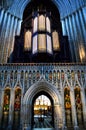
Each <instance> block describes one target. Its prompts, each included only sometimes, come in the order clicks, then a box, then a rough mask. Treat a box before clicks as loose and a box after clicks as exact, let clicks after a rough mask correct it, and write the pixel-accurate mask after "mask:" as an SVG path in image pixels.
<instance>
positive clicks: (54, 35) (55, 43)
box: [52, 31, 60, 50]
mask: <svg viewBox="0 0 86 130" xmlns="http://www.w3.org/2000/svg"><path fill="white" fill-rule="evenodd" d="M52 40H53V49H54V50H59V49H60V43H59V36H58V32H56V31H54V32H53V33H52Z"/></svg>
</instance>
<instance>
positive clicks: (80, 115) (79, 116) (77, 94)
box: [74, 86, 83, 125]
mask: <svg viewBox="0 0 86 130" xmlns="http://www.w3.org/2000/svg"><path fill="white" fill-rule="evenodd" d="M74 92H75V105H76V113H77V121H78V125H80V124H82V123H83V111H82V101H81V93H80V87H78V86H77V87H76V88H75V90H74Z"/></svg>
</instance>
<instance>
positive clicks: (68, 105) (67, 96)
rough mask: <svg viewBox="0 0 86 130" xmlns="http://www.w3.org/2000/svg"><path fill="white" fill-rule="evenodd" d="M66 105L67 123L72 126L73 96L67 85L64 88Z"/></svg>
mask: <svg viewBox="0 0 86 130" xmlns="http://www.w3.org/2000/svg"><path fill="white" fill-rule="evenodd" d="M64 106H65V119H66V125H67V126H68V127H70V126H71V125H72V112H71V98H70V89H69V87H65V89H64Z"/></svg>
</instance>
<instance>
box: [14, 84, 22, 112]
mask: <svg viewBox="0 0 86 130" xmlns="http://www.w3.org/2000/svg"><path fill="white" fill-rule="evenodd" d="M20 108H21V89H20V88H19V87H17V88H16V89H15V103H14V110H15V111H20Z"/></svg>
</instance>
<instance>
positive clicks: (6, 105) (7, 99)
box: [1, 87, 10, 128]
mask: <svg viewBox="0 0 86 130" xmlns="http://www.w3.org/2000/svg"><path fill="white" fill-rule="evenodd" d="M9 109H10V88H9V87H6V88H5V90H4V101H3V114H2V123H1V125H2V127H3V128H7V126H8V122H9Z"/></svg>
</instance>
